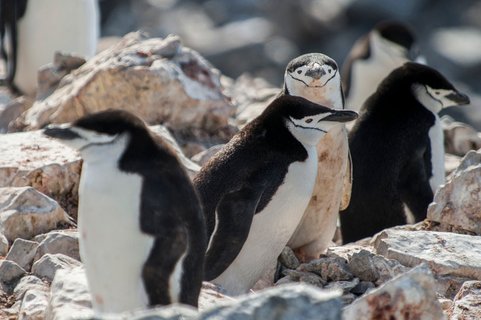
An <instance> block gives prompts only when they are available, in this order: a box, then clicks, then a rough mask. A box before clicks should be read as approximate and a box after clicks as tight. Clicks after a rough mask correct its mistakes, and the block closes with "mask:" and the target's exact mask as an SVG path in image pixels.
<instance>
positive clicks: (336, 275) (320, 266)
mask: <svg viewBox="0 0 481 320" xmlns="http://www.w3.org/2000/svg"><path fill="white" fill-rule="evenodd" d="M297 270H299V271H307V272H314V273H316V274H318V275H320V276H321V278H322V279H323V280H325V281H346V280H351V279H352V278H353V277H354V276H353V275H352V273H351V271H350V270H349V266H348V264H347V261H346V260H345V259H343V258H340V257H323V258H319V259H316V260H312V261H310V262H309V263H303V264H301V265H300V266H299V268H297Z"/></svg>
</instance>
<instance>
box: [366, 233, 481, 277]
mask: <svg viewBox="0 0 481 320" xmlns="http://www.w3.org/2000/svg"><path fill="white" fill-rule="evenodd" d="M374 246H375V248H376V250H377V253H378V254H381V255H383V256H385V257H387V258H389V259H394V260H397V261H399V262H400V263H401V264H403V265H405V266H411V267H412V266H416V265H418V264H420V263H422V262H426V263H427V264H428V265H429V267H430V268H431V270H432V271H433V272H434V273H435V274H436V275H454V276H458V277H467V278H471V279H480V280H481V237H476V236H469V235H461V234H455V233H449V232H434V231H405V230H396V229H387V230H385V231H383V232H381V233H380V234H378V235H377V236H376V238H375V240H374Z"/></svg>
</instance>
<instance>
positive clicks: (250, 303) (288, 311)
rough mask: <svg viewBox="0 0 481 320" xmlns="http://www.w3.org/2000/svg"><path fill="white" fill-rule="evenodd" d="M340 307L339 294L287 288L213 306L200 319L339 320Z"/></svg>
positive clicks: (337, 292)
mask: <svg viewBox="0 0 481 320" xmlns="http://www.w3.org/2000/svg"><path fill="white" fill-rule="evenodd" d="M341 307H342V301H341V299H340V292H339V291H322V290H320V289H316V288H315V287H311V286H308V285H301V284H286V285H282V286H278V287H274V288H269V289H266V290H263V291H259V292H257V294H255V295H245V296H243V297H239V299H238V301H234V302H230V303H225V304H223V305H220V306H215V307H213V308H212V309H210V310H207V311H205V312H203V313H202V314H201V315H200V317H199V319H202V320H211V319H212V320H214V319H226V320H243V319H246V320H247V319H249V320H255V319H259V320H261V319H262V320H270V319H272V320H274V319H275V320H291V319H303V320H309V319H316V320H323V319H340V318H341Z"/></svg>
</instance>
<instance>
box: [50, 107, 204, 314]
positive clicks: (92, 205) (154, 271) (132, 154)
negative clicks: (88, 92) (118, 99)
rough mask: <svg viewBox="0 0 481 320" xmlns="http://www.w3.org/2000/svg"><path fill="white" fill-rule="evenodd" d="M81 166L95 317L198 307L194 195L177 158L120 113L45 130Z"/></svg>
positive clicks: (198, 223)
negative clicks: (166, 307) (70, 151)
mask: <svg viewBox="0 0 481 320" xmlns="http://www.w3.org/2000/svg"><path fill="white" fill-rule="evenodd" d="M44 133H45V134H46V135H47V136H50V137H53V138H56V139H58V140H59V141H60V142H62V143H64V144H65V145H67V146H69V147H72V148H75V149H77V150H78V151H79V152H80V154H81V156H82V158H83V166H82V173H81V178H80V185H79V213H78V228H79V234H80V254H81V257H82V261H83V262H84V264H85V270H86V273H87V280H88V285H89V288H90V292H91V294H92V303H93V307H94V310H95V311H96V312H98V313H116V312H123V311H127V310H132V309H136V308H145V307H147V306H153V305H166V304H170V303H176V302H178V303H185V304H190V305H193V306H197V300H198V296H199V292H200V288H201V284H202V277H203V262H204V253H205V247H206V243H207V241H206V235H205V223H204V218H203V214H202V210H201V206H200V204H199V201H198V198H197V195H196V192H195V190H194V188H193V186H192V184H191V182H190V180H189V178H188V176H187V173H186V172H185V170H184V169H183V168H182V167H181V165H180V164H179V161H178V159H177V157H176V156H175V152H174V151H173V150H171V148H170V147H169V146H168V144H167V143H166V142H163V141H161V140H159V138H154V137H153V136H152V135H151V134H150V132H149V131H148V129H147V127H146V126H145V124H144V123H143V122H142V120H140V119H139V118H138V117H136V116H134V115H132V114H130V113H128V112H126V111H120V110H108V111H103V112H99V113H96V114H92V115H88V116H85V117H83V118H81V119H79V120H77V121H76V122H74V123H73V124H67V125H57V126H50V127H48V128H47V129H45V131H44Z"/></svg>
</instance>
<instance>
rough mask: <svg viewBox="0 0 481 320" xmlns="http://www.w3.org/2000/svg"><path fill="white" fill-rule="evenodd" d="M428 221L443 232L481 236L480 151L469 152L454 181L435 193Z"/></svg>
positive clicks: (455, 174) (455, 173)
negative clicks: (458, 232) (438, 226)
mask: <svg viewBox="0 0 481 320" xmlns="http://www.w3.org/2000/svg"><path fill="white" fill-rule="evenodd" d="M427 219H428V220H430V221H434V222H437V223H440V224H441V226H440V227H441V230H442V231H452V230H453V231H461V232H463V231H464V233H465V232H466V231H468V232H472V233H475V234H478V235H481V151H479V152H475V151H470V152H468V153H467V154H466V156H465V157H464V158H463V160H462V161H461V164H460V165H459V167H458V169H456V171H455V172H454V173H453V174H452V176H451V179H450V180H449V181H448V182H447V183H446V184H445V185H444V186H441V188H440V189H439V190H438V191H437V192H436V195H435V196H434V200H433V203H431V204H430V205H429V208H428V213H427Z"/></svg>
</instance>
